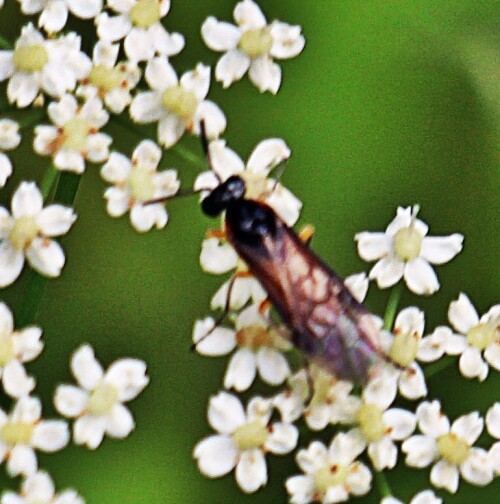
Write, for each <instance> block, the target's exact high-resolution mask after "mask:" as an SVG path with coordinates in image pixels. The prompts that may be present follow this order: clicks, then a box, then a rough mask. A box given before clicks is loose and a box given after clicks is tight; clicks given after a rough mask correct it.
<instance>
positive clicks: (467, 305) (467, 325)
mask: <svg viewBox="0 0 500 504" xmlns="http://www.w3.org/2000/svg"><path fill="white" fill-rule="evenodd" d="M448 319H449V320H450V322H451V325H452V326H453V327H454V328H455V329H456V330H457V331H458V332H459V333H461V334H467V332H468V331H469V329H471V328H472V327H474V326H475V325H477V324H478V323H479V316H478V314H477V311H476V309H475V308H474V305H473V304H472V303H471V301H470V299H469V298H468V296H467V295H466V294H464V293H463V292H461V293H460V295H459V296H458V299H457V300H456V301H452V302H451V303H450V308H449V309H448Z"/></svg>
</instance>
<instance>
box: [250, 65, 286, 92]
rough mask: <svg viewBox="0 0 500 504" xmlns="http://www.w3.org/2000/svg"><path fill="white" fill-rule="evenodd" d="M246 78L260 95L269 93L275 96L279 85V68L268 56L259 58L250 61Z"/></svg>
mask: <svg viewBox="0 0 500 504" xmlns="http://www.w3.org/2000/svg"><path fill="white" fill-rule="evenodd" d="M248 77H249V78H250V80H251V81H252V82H253V83H254V84H255V85H256V86H257V89H258V90H259V91H260V92H261V93H263V92H264V91H270V92H271V93H272V94H276V93H277V92H278V89H279V87H280V85H281V68H280V66H279V65H278V64H276V63H274V62H273V60H272V59H271V58H269V57H268V56H259V57H258V58H256V59H254V60H252V63H251V64H250V69H249V70H248Z"/></svg>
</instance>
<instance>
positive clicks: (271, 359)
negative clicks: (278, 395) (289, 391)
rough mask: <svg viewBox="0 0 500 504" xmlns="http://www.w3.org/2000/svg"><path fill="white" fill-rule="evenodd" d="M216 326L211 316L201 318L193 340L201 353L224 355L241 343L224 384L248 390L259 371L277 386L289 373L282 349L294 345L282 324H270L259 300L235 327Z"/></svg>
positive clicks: (240, 390) (266, 380)
mask: <svg viewBox="0 0 500 504" xmlns="http://www.w3.org/2000/svg"><path fill="white" fill-rule="evenodd" d="M213 327H214V326H213V320H212V319H206V320H205V321H198V322H197V323H196V324H195V327H194V331H193V342H194V343H195V345H196V350H197V351H198V352H199V353H200V354H202V355H212V356H215V355H225V354H227V353H229V352H231V351H233V350H234V349H235V348H236V347H238V349H237V351H236V352H235V353H234V354H233V355H232V357H231V359H230V361H229V364H228V367H227V371H226V375H225V377H224V387H225V388H227V389H230V388H234V389H235V390H237V391H238V392H242V391H244V390H247V389H248V388H249V387H250V385H252V383H253V381H254V380H255V376H256V375H257V372H258V374H259V376H260V377H261V378H262V380H263V381H265V382H266V383H268V384H270V385H274V386H276V385H280V384H281V383H283V382H284V381H285V380H286V378H287V377H288V376H289V375H290V367H289V365H288V361H287V359H286V357H285V356H284V355H283V354H282V352H285V351H287V350H290V349H291V347H292V345H291V343H289V342H288V341H286V340H285V339H284V338H283V334H282V331H281V330H280V329H281V327H280V326H276V325H273V324H270V321H269V317H268V316H266V315H265V314H262V313H261V312H260V311H259V305H258V304H252V305H250V306H249V307H248V308H245V309H244V310H243V311H242V312H241V313H239V314H238V317H237V319H236V322H235V329H234V330H231V329H227V328H222V327H217V328H215V329H214V328H213ZM210 331H212V332H210ZM207 334H208V336H207ZM205 336H206V337H205Z"/></svg>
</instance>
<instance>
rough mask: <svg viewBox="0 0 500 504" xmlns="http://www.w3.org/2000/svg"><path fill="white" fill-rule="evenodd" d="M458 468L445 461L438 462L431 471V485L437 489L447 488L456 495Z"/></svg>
mask: <svg viewBox="0 0 500 504" xmlns="http://www.w3.org/2000/svg"><path fill="white" fill-rule="evenodd" d="M458 479H459V474H458V468H457V466H455V465H451V464H448V463H447V462H445V461H444V460H440V461H439V462H437V463H436V464H435V465H434V467H433V468H432V470H431V483H432V484H433V485H434V486H435V487H437V488H446V490H448V492H451V493H455V492H456V491H457V489H458Z"/></svg>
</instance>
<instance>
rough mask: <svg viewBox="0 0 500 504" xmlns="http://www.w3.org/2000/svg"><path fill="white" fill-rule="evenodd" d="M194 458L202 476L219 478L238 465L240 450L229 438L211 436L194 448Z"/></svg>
mask: <svg viewBox="0 0 500 504" xmlns="http://www.w3.org/2000/svg"><path fill="white" fill-rule="evenodd" d="M193 457H194V458H195V459H196V460H197V462H198V468H199V470H200V472H201V473H202V474H204V475H205V476H208V477H209V478H219V477H220V476H224V475H225V474H227V473H229V472H230V471H231V470H232V469H233V467H234V466H235V465H236V462H237V461H238V449H237V448H236V446H235V445H234V443H233V441H232V439H231V438H230V437H228V436H210V437H208V438H205V439H203V440H201V441H200V442H199V443H198V444H197V445H196V446H195V447H194V450H193Z"/></svg>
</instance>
